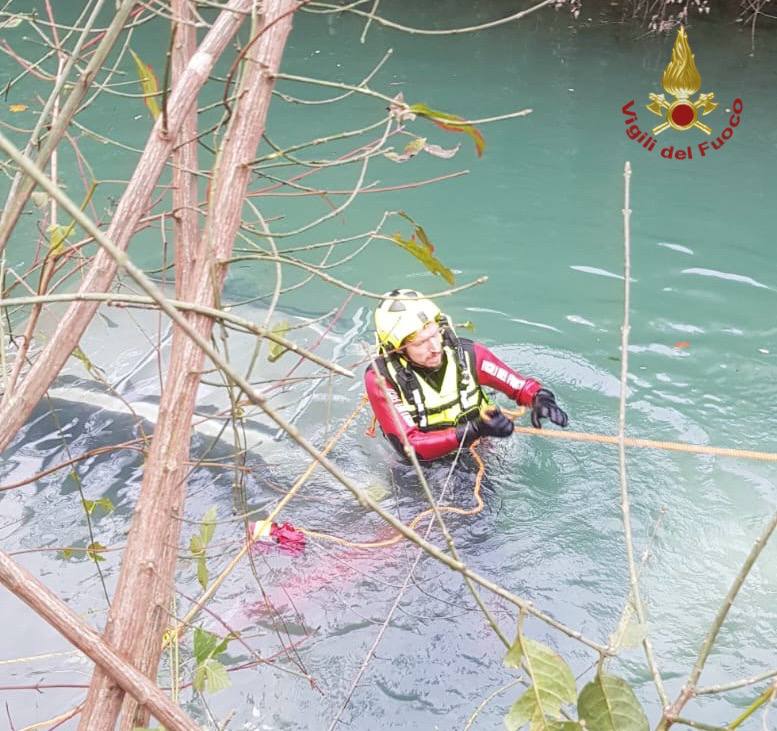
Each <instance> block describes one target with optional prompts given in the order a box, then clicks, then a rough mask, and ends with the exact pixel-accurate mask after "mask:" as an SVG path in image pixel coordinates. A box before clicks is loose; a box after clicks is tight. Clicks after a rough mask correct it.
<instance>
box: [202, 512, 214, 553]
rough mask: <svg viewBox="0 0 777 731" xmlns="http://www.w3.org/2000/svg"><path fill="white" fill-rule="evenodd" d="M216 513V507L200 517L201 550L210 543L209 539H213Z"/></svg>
mask: <svg viewBox="0 0 777 731" xmlns="http://www.w3.org/2000/svg"><path fill="white" fill-rule="evenodd" d="M217 516H218V513H217V512H216V506H215V505H213V506H212V507H210V508H208V512H207V513H205V515H203V516H202V525H201V526H200V538H201V539H202V545H203V548H204V547H205V546H207V545H208V544H209V543H210V539H211V538H213V534H214V533H215V532H216V518H217Z"/></svg>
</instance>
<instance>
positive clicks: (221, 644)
mask: <svg viewBox="0 0 777 731" xmlns="http://www.w3.org/2000/svg"><path fill="white" fill-rule="evenodd" d="M232 638H233V635H231V634H230V635H227V636H226V637H224V639H222V638H221V637H219V636H218V635H214V634H213V633H212V632H208V630H205V629H202V628H200V627H195V628H194V660H195V661H196V662H197V664H198V665H202V663H204V662H205V661H206V660H208V659H209V658H211V657H216V656H217V655H220V654H221V653H222V652H224V651H225V650H226V649H227V645H228V644H229V641H230V640H231V639H232Z"/></svg>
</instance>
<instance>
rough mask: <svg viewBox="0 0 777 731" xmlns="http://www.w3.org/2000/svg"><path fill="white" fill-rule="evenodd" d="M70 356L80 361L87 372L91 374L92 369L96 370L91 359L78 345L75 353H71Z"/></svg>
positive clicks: (74, 350)
mask: <svg viewBox="0 0 777 731" xmlns="http://www.w3.org/2000/svg"><path fill="white" fill-rule="evenodd" d="M70 355H72V356H73V357H74V358H76V359H77V360H80V361H81V363H82V364H83V366H84V368H86V370H87V371H88V372H89V373H90V374H91V372H92V369H93V368H94V364H93V363H92V361H91V360H89V357H88V356H87V355H86V353H84V351H83V350H81V348H79V347H78V346H77V345H76V347H75V348H73V352H72V353H70Z"/></svg>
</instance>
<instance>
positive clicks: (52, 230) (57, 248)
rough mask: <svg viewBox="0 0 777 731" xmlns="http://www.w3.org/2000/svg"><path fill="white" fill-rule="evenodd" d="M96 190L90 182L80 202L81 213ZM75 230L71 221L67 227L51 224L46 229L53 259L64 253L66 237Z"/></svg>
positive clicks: (94, 185)
mask: <svg viewBox="0 0 777 731" xmlns="http://www.w3.org/2000/svg"><path fill="white" fill-rule="evenodd" d="M96 188H97V183H95V182H92V184H91V185H90V186H89V190H87V191H86V195H85V196H84V200H83V201H82V202H81V206H80V208H81V210H82V211H84V210H86V207H87V206H88V205H89V201H90V200H92V196H93V195H94V191H95V189H96ZM33 195H34V194H33ZM38 200H39V201H40V200H42V199H41V198H38ZM36 205H40V203H36ZM75 228H76V222H75V221H71V222H70V223H69V224H68V225H67V226H63V225H61V224H51V225H50V226H49V227H48V228H47V229H46V232H47V233H48V234H49V249H50V254H51V257H52V258H53V259H57V258H59V257H60V256H62V254H64V253H65V242H66V241H67V239H68V237H69V236H71V235H72V233H73V231H75Z"/></svg>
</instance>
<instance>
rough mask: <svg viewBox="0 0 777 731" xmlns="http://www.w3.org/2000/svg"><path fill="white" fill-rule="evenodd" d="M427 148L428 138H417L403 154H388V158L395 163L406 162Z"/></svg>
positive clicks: (411, 141) (407, 146) (408, 145)
mask: <svg viewBox="0 0 777 731" xmlns="http://www.w3.org/2000/svg"><path fill="white" fill-rule="evenodd" d="M425 147H426V137H416V138H415V139H412V140H410V142H408V143H407V144H406V145H405V149H404V150H402V152H401V153H396V152H387V153H386V157H387V158H388V159H389V160H393V161H394V162H405V161H406V160H409V159H410V158H411V157H415V156H416V155H417V154H418V153H419V152H421V150H423V149H424V148H425Z"/></svg>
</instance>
